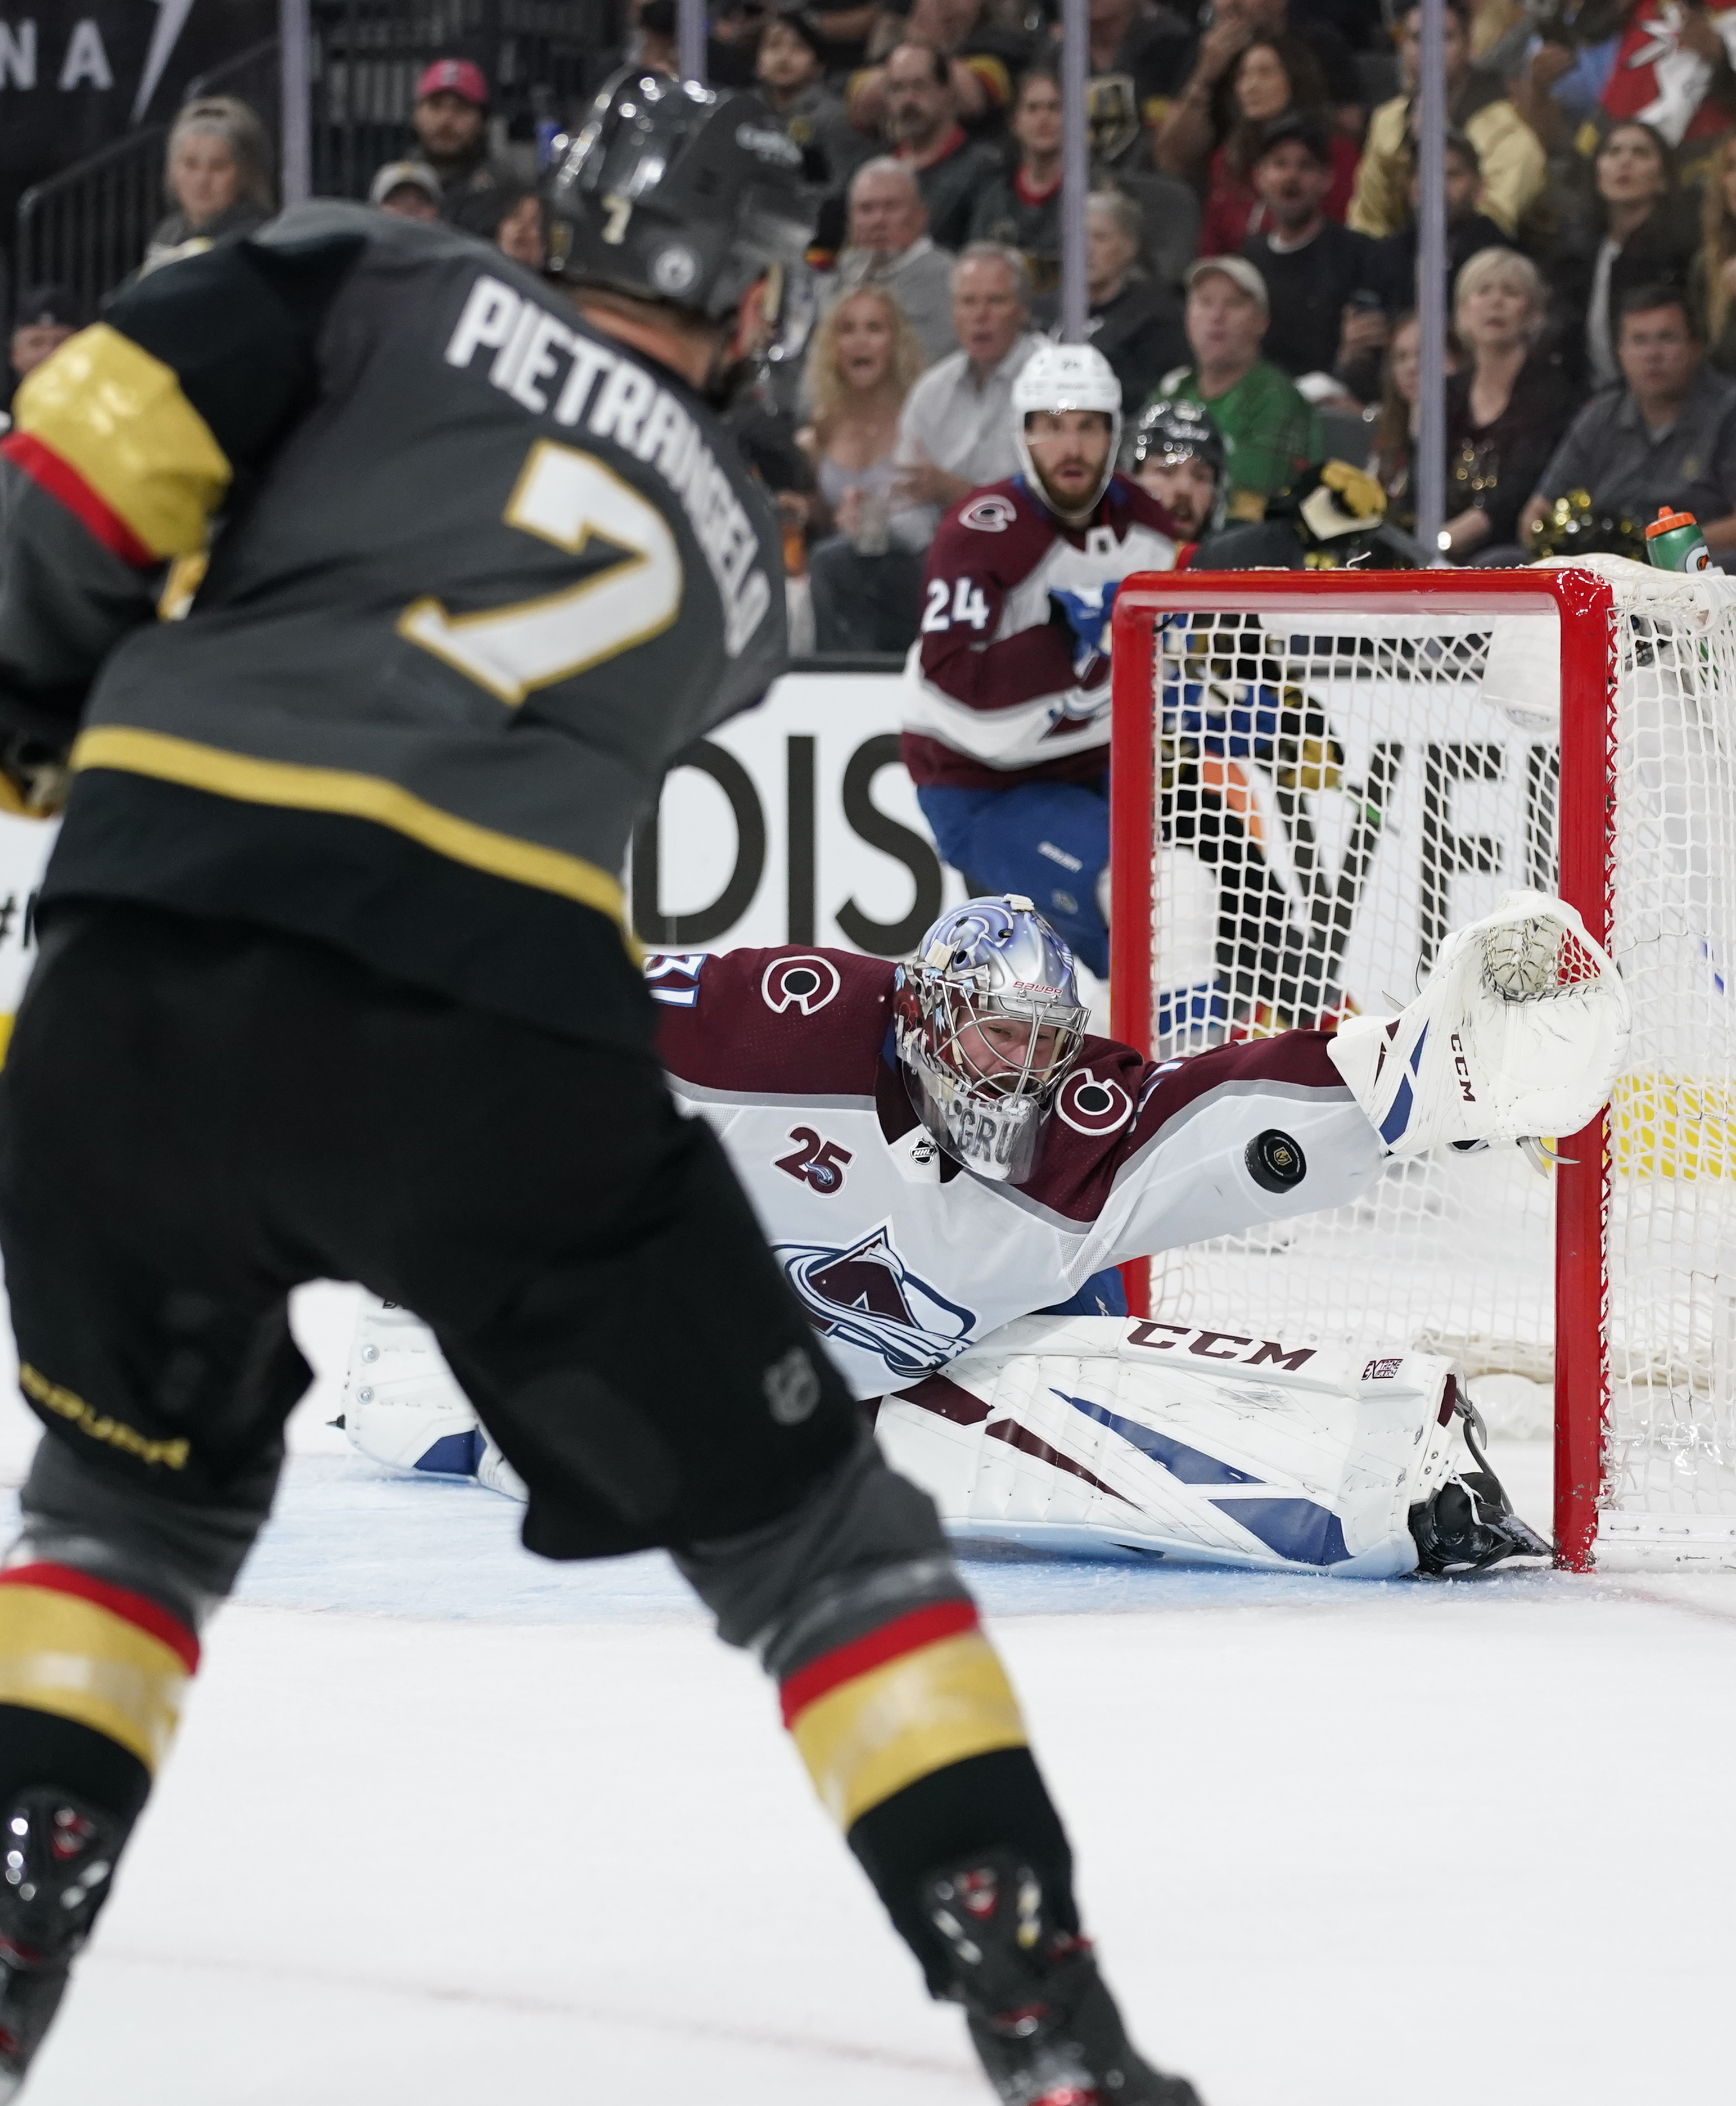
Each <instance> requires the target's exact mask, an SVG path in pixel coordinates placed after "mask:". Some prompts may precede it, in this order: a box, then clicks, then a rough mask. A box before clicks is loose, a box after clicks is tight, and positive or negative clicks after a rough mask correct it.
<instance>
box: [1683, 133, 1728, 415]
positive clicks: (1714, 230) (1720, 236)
mask: <svg viewBox="0 0 1736 2106" xmlns="http://www.w3.org/2000/svg"><path fill="white" fill-rule="evenodd" d="M1700 210H1701V217H1700V249H1699V253H1698V255H1697V256H1696V257H1695V258H1694V259H1693V291H1694V299H1695V304H1696V305H1697V306H1698V308H1699V311H1700V324H1701V327H1702V329H1703V331H1704V333H1705V337H1706V357H1707V363H1708V364H1709V365H1716V367H1717V369H1718V370H1719V371H1720V373H1728V374H1736V132H1725V135H1724V137H1722V138H1721V139H1720V141H1718V144H1717V146H1716V149H1715V150H1714V152H1713V154H1712V157H1711V162H1710V164H1709V165H1708V166H1707V171H1706V190H1705V195H1704V197H1703V199H1702V203H1701V208H1700Z"/></svg>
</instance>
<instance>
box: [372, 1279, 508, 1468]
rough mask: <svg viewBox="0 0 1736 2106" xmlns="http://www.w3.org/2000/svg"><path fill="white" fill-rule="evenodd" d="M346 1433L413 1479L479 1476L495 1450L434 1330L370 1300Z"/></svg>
mask: <svg viewBox="0 0 1736 2106" xmlns="http://www.w3.org/2000/svg"><path fill="white" fill-rule="evenodd" d="M343 1431H344V1433H345V1436H347V1438H348V1441H349V1444H350V1445H351V1446H352V1448H353V1449H354V1450H356V1452H357V1454H359V1455H364V1456H366V1458H367V1459H368V1461H369V1462H370V1463H379V1464H380V1465H381V1466H382V1467H384V1468H386V1469H388V1470H396V1471H401V1472H403V1474H404V1475H406V1476H437V1477H473V1476H478V1475H479V1474H480V1471H481V1467H482V1465H483V1464H484V1463H486V1461H487V1450H489V1448H490V1447H491V1446H492V1445H493V1444H492V1443H491V1441H489V1439H488V1436H487V1434H486V1433H485V1432H483V1430H482V1422H481V1421H480V1420H479V1419H478V1417H477V1415H476V1411H475V1408H474V1407H473V1405H472V1404H471V1402H470V1400H469V1397H467V1396H465V1395H464V1391H463V1390H462V1389H460V1387H459V1386H458V1383H457V1382H456V1380H455V1378H454V1377H453V1374H452V1373H451V1369H449V1368H448V1367H447V1365H446V1360H445V1359H444V1357H443V1356H442V1353H441V1351H440V1348H439V1346H437V1344H436V1343H435V1342H434V1335H433V1333H432V1332H431V1331H430V1330H429V1329H428V1327H427V1325H426V1324H424V1323H423V1322H422V1321H421V1320H420V1319H419V1317H415V1316H413V1315H410V1311H408V1310H407V1309H401V1308H399V1307H398V1306H397V1304H396V1303H394V1302H381V1301H379V1300H378V1299H377V1298H376V1297H375V1296H373V1295H371V1294H370V1295H367V1296H366V1297H364V1298H363V1302H362V1307H361V1314H360V1315H358V1317H357V1320H356V1335H355V1338H354V1339H353V1341H352V1344H351V1347H350V1364H349V1372H348V1375H347V1377H346V1378H345V1381H344V1385H343ZM496 1454H498V1450H496ZM500 1467H503V1468H506V1469H509V1468H510V1466H509V1465H508V1464H507V1463H505V1459H504V1458H501V1459H500ZM491 1488H492V1489H495V1490H501V1489H504V1487H503V1486H500V1485H496V1486H493V1487H491Z"/></svg>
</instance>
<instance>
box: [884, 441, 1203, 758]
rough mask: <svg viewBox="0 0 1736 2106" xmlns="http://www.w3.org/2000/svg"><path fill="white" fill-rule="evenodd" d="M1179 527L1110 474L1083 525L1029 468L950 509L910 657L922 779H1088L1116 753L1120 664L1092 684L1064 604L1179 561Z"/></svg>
mask: <svg viewBox="0 0 1736 2106" xmlns="http://www.w3.org/2000/svg"><path fill="white" fill-rule="evenodd" d="M1182 539H1183V536H1182V532H1181V530H1180V529H1179V528H1178V526H1176V524H1175V522H1174V521H1173V519H1171V518H1170V517H1169V513H1167V512H1165V511H1164V509H1163V507H1162V506H1161V505H1160V504H1158V503H1157V502H1156V500H1155V499H1154V498H1151V497H1150V496H1148V495H1146V492H1145V491H1143V490H1142V489H1141V488H1140V487H1139V486H1138V484H1137V483H1135V482H1129V481H1128V478H1127V477H1125V476H1120V475H1117V476H1112V477H1110V483H1109V487H1108V489H1107V490H1106V491H1104V493H1103V495H1102V497H1101V499H1100V500H1099V501H1098V504H1097V509H1096V511H1095V512H1094V513H1092V516H1091V518H1090V519H1089V521H1088V522H1087V523H1086V524H1085V525H1083V526H1063V525H1062V524H1061V522H1060V521H1059V520H1058V519H1057V518H1056V517H1055V515H1054V513H1052V512H1051V511H1050V510H1049V509H1048V508H1047V505H1044V504H1039V503H1038V500H1036V499H1035V498H1034V496H1033V495H1031V492H1030V489H1029V486H1028V484H1027V483H1026V482H1025V477H1023V476H1022V475H1016V476H1013V477H1010V478H1009V479H1008V480H1007V482H997V483H994V484H993V485H991V486H990V487H989V489H987V490H979V491H973V492H972V494H971V495H970V496H969V497H967V498H964V499H962V500H960V502H959V503H958V504H955V505H954V506H953V509H952V510H951V511H950V512H949V513H947V515H946V517H945V518H944V519H943V520H942V521H941V522H940V531H939V532H938V533H937V534H936V535H935V538H934V541H933V543H932V544H931V547H930V549H929V551H928V562H927V566H926V570H925V571H924V573H923V607H922V630H921V633H920V634H919V635H918V637H917V641H916V643H915V644H914V645H913V647H912V650H911V652H910V657H909V661H908V666H907V669H906V675H905V687H906V697H905V705H904V765H905V767H906V768H908V769H909V771H910V775H911V779H912V781H913V782H917V784H923V785H926V784H931V783H932V784H937V785H940V786H944V787H948V788H954V789H962V790H981V789H990V790H994V789H1007V788H1009V787H1010V786H1012V784H1013V783H1015V782H1091V781H1092V780H1094V779H1095V778H1096V777H1097V776H1099V775H1101V773H1103V771H1104V769H1105V768H1106V767H1107V766H1108V765H1109V664H1108V661H1107V658H1104V659H1103V660H1101V661H1100V662H1099V664H1098V665H1097V668H1096V670H1095V671H1094V672H1093V673H1092V674H1090V675H1089V676H1088V681H1087V683H1086V684H1085V685H1083V686H1081V685H1080V683H1079V679H1078V678H1077V677H1076V675H1075V674H1074V656H1075V655H1076V653H1077V652H1078V649H1079V646H1078V643H1077V642H1076V640H1075V639H1074V634H1073V632H1072V630H1070V629H1069V628H1068V627H1066V626H1065V624H1064V623H1062V622H1061V621H1059V620H1057V619H1054V618H1052V617H1053V616H1054V608H1053V607H1052V603H1051V601H1050V598H1049V594H1051V593H1052V592H1054V591H1057V590H1061V591H1070V592H1076V591H1079V590H1080V589H1087V588H1089V587H1091V586H1093V585H1106V584H1108V583H1110V582H1111V581H1117V582H1119V580H1121V579H1123V578H1124V577H1127V576H1130V575H1131V574H1132V573H1133V571H1167V570H1172V569H1173V568H1174V566H1175V558H1176V549H1177V545H1178V543H1179V542H1180V541H1181V540H1182Z"/></svg>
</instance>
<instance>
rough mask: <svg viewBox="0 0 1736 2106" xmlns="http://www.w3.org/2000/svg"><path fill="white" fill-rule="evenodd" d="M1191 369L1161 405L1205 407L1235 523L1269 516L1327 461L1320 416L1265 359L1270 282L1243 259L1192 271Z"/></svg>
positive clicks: (1215, 259)
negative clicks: (1217, 439) (1282, 495)
mask: <svg viewBox="0 0 1736 2106" xmlns="http://www.w3.org/2000/svg"><path fill="white" fill-rule="evenodd" d="M1186 320H1187V342H1188V345H1189V347H1190V348H1191V351H1192V352H1193V355H1194V362H1193V364H1192V365H1187V366H1183V367H1182V368H1180V369H1179V370H1178V371H1176V372H1174V373H1171V374H1165V376H1164V379H1163V382H1162V383H1161V384H1160V387H1159V388H1158V391H1157V395H1156V397H1155V398H1154V399H1155V400H1158V401H1162V400H1165V399H1169V400H1172V401H1173V400H1179V401H1187V402H1199V403H1202V404H1203V405H1204V406H1205V408H1206V409H1208V410H1209V411H1210V412H1211V415H1212V421H1213V423H1214V424H1216V425H1217V427H1218V430H1219V431H1220V432H1222V434H1223V441H1224V447H1225V450H1226V452H1227V455H1228V475H1229V486H1230V495H1229V501H1228V504H1227V506H1226V508H1225V509H1226V513H1227V517H1228V518H1231V519H1259V518H1263V517H1264V514H1265V511H1266V500H1267V498H1269V497H1275V496H1276V495H1277V494H1278V492H1279V491H1281V490H1284V489H1286V488H1288V486H1290V483H1291V482H1294V479H1295V477H1296V476H1297V475H1298V474H1299V473H1300V472H1301V470H1303V468H1308V467H1311V466H1312V464H1314V463H1315V462H1317V461H1318V460H1321V459H1323V458H1324V456H1325V453H1326V446H1325V444H1324V442H1323V441H1322V439H1321V428H1320V419H1319V417H1318V415H1317V414H1316V412H1315V410H1314V409H1313V408H1312V405H1310V404H1309V403H1308V402H1307V401H1304V400H1303V397H1301V396H1300V395H1299V393H1298V392H1296V389H1295V388H1294V385H1293V383H1291V382H1290V380H1289V379H1286V378H1285V375H1284V374H1282V373H1281V372H1280V371H1279V370H1278V369H1277V367H1276V365H1272V364H1270V363H1269V362H1268V361H1267V360H1265V359H1263V358H1262V357H1261V356H1260V343H1261V339H1262V338H1263V337H1264V335H1265V334H1266V325H1267V305H1266V282H1265V280H1263V278H1262V277H1261V276H1260V274H1259V272H1258V271H1256V270H1255V269H1254V266H1253V265H1252V264H1251V263H1249V262H1247V261H1246V260H1245V258H1242V257H1240V256H1202V257H1201V258H1200V260H1199V261H1198V262H1196V263H1195V264H1194V265H1192V267H1191V268H1190V269H1189V271H1188V273H1187V317H1186Z"/></svg>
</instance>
